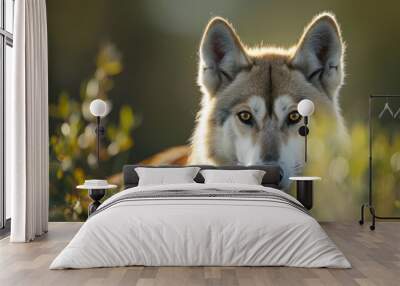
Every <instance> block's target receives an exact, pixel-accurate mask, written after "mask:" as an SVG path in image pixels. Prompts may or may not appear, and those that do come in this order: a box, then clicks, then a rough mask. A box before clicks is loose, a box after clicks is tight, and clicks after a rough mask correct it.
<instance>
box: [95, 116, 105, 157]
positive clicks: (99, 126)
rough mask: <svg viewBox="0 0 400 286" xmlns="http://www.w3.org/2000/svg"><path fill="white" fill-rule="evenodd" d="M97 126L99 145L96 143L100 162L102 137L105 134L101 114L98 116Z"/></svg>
mask: <svg viewBox="0 0 400 286" xmlns="http://www.w3.org/2000/svg"><path fill="white" fill-rule="evenodd" d="M96 119H97V120H96V121H97V127H96V130H95V131H96V136H97V145H96V153H97V164H99V162H100V137H103V136H104V134H105V128H104V126H101V125H100V116H97V117H96Z"/></svg>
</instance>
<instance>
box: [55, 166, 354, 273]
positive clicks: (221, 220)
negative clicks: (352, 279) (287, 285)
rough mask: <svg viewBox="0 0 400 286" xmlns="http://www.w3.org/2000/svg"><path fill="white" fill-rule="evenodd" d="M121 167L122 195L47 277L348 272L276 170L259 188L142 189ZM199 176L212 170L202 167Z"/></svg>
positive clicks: (131, 171) (200, 183) (199, 182)
mask: <svg viewBox="0 0 400 286" xmlns="http://www.w3.org/2000/svg"><path fill="white" fill-rule="evenodd" d="M136 167H137V166H134V165H127V166H124V170H123V174H124V182H125V189H124V190H123V191H121V192H119V193H117V194H116V195H114V196H112V197H111V198H109V199H107V200H106V201H105V202H104V203H103V204H102V205H101V206H100V207H99V208H98V209H97V211H96V212H95V213H94V214H93V215H92V216H90V217H89V219H88V220H87V221H86V222H85V223H84V224H83V226H82V227H81V229H80V230H79V231H78V233H77V234H76V235H75V237H74V238H73V239H72V240H71V242H70V243H69V244H68V245H67V246H66V247H65V248H64V250H62V252H61V253H60V254H59V255H58V256H57V257H56V258H55V259H54V261H53V262H52V264H51V265H50V269H66V268H92V267H117V266H130V265H144V266H292V267H330V268H350V267H351V265H350V263H349V262H348V260H347V259H346V258H345V256H344V255H343V253H342V252H341V251H340V250H339V249H338V248H337V247H336V245H335V244H334V242H333V241H331V239H330V238H329V237H328V236H327V234H326V233H325V232H324V230H323V229H322V228H321V226H320V225H319V224H318V222H317V221H316V220H315V219H314V218H313V217H312V216H311V215H310V214H309V213H308V211H307V210H306V209H305V208H304V207H303V206H302V205H301V204H300V203H299V202H298V201H297V200H296V199H294V198H293V197H292V196H290V195H289V194H287V193H285V192H283V191H281V190H279V182H280V169H279V168H278V167H276V166H253V167H218V169H249V168H250V169H251V168H256V169H262V170H265V175H264V176H263V178H262V185H246V184H219V183H204V180H203V178H202V176H201V175H200V173H199V174H198V175H196V177H195V179H194V180H195V182H194V183H186V184H168V185H164V184H159V185H151V186H138V181H139V177H138V174H137V172H136V171H135V170H136V169H135V168H136ZM198 167H199V168H201V169H202V170H205V169H212V168H216V167H212V166H198Z"/></svg>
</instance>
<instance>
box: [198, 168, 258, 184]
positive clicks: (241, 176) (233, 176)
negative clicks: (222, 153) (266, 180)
mask: <svg viewBox="0 0 400 286" xmlns="http://www.w3.org/2000/svg"><path fill="white" fill-rule="evenodd" d="M200 174H201V175H202V176H203V177H204V183H205V184H213V183H219V184H221V183H222V184H246V185H261V182H262V179H263V177H264V175H265V171H262V170H213V169H209V170H202V171H200Z"/></svg>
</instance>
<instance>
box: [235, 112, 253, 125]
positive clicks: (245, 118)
mask: <svg viewBox="0 0 400 286" xmlns="http://www.w3.org/2000/svg"><path fill="white" fill-rule="evenodd" d="M237 116H238V117H239V120H240V121H242V122H243V123H244V124H248V125H251V124H252V123H253V116H252V115H251V113H250V112H248V111H241V112H239V113H238V114H237Z"/></svg>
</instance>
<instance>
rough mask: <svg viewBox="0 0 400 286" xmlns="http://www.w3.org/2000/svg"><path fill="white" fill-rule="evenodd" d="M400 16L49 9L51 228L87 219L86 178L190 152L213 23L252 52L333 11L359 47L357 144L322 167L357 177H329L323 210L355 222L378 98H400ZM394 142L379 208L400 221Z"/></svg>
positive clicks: (351, 51) (287, 10) (387, 4)
mask: <svg viewBox="0 0 400 286" xmlns="http://www.w3.org/2000/svg"><path fill="white" fill-rule="evenodd" d="M399 9H400V2H399V1H381V2H379V3H378V2H376V1H344V0H342V1H333V0H331V1H301V2H300V1H282V0H280V1H278V0H275V1H266V0H259V1H244V0H243V1H239V0H229V1H228V0H223V1H211V0H205V1H170V0H169V1H167V0H157V1H156V0H142V1H127V0H119V1H111V0H108V1H106V0H85V1H78V0H63V1H62V0H58V1H55V0H53V1H47V10H48V11H47V13H48V33H49V35H48V37H49V104H50V119H49V120H50V136H51V150H50V155H51V165H50V168H51V169H50V177H51V182H50V184H51V190H50V192H51V193H50V219H51V220H84V219H85V217H86V207H87V203H88V200H87V198H86V194H85V193H83V192H82V193H78V192H76V191H75V190H74V187H75V185H76V184H79V183H81V182H82V181H83V180H84V179H85V178H91V177H92V178H93V177H106V176H110V175H112V174H115V173H118V172H120V170H121V168H122V165H123V164H125V163H134V162H138V161H141V160H143V159H146V158H148V157H149V156H151V155H153V154H155V153H157V152H160V151H162V150H163V149H165V148H168V147H171V146H176V145H183V144H186V143H187V141H188V138H189V137H190V135H191V132H192V129H193V125H194V124H193V123H194V118H195V114H196V112H197V110H198V103H199V100H200V92H199V89H198V87H197V85H196V73H197V49H198V45H199V41H200V38H201V35H202V32H203V29H204V27H205V25H206V24H207V21H208V20H209V19H210V18H211V17H213V16H223V17H226V18H227V19H229V20H230V21H231V22H232V23H233V25H234V27H235V28H236V30H237V32H238V34H239V36H240V37H241V39H242V41H243V42H244V43H246V44H248V45H250V46H251V45H256V44H259V43H261V42H262V43H264V44H272V45H279V46H284V47H289V46H291V45H293V44H295V43H296V41H297V39H298V38H299V37H300V35H301V33H302V31H303V28H304V26H305V25H306V24H307V23H308V22H309V21H310V20H311V18H312V17H313V16H314V15H316V14H318V13H320V12H322V11H331V12H333V13H335V14H336V16H337V19H338V21H339V23H340V25H341V28H342V32H343V37H344V40H345V42H346V45H347V50H346V73H347V77H346V84H345V86H344V87H343V89H342V91H341V97H340V102H341V106H342V109H343V113H344V116H345V119H346V121H347V123H348V126H349V129H350V133H351V135H352V140H353V145H354V144H356V145H355V146H356V147H355V148H354V146H353V149H354V150H353V152H350V151H349V153H348V154H347V155H345V156H341V157H337V155H336V153H335V154H334V155H332V154H331V155H332V156H331V157H332V158H331V159H327V161H326V162H325V161H324V160H319V161H318V162H319V164H322V163H321V162H325V163H324V164H325V165H319V164H317V163H314V165H313V166H311V170H314V174H320V175H323V176H324V178H327V177H332V172H333V171H332V170H334V169H332V168H333V167H332V168H331V167H330V166H331V165H330V164H334V166H336V168H339V169H342V168H343V164H344V165H345V166H347V167H348V169H349V170H350V171H348V172H347V173H346V174H344V175H343V176H342V178H341V180H340V181H338V182H336V183H335V184H333V185H332V182H331V181H330V180H329V179H328V180H325V183H321V185H320V188H321V189H324V194H325V195H323V194H318V197H317V198H316V200H317V202H318V203H320V204H323V203H326V202H328V203H329V202H330V201H331V200H332V199H335V200H336V204H331V205H332V206H331V207H330V208H316V209H315V210H313V211H314V213H315V215H316V216H317V217H319V218H320V219H323V220H331V219H353V218H355V217H356V216H357V214H358V207H359V203H360V202H361V201H363V200H364V199H365V198H366V192H367V189H366V186H367V185H366V184H367V177H366V174H367V172H366V171H367V169H366V168H367V165H366V162H367V161H366V158H367V155H368V154H367V153H366V152H367V148H366V146H367V145H366V144H367V139H366V138H367V129H366V119H367V110H368V95H369V94H372V93H377V94H382V93H383V94H393V93H400V81H399V80H398V73H397V70H398V67H399V66H400V41H398V39H399V38H400V18H399V16H398V11H399ZM94 97H101V98H103V99H106V100H109V102H110V103H111V105H112V109H111V111H110V113H109V115H108V116H107V117H106V119H105V121H104V122H105V124H106V127H107V129H108V130H109V131H108V133H107V136H106V138H105V142H104V148H103V150H102V163H101V168H97V165H96V162H95V159H94V158H93V154H94V145H95V144H94V141H93V140H94V137H93V135H94V133H93V132H92V131H93V118H91V116H90V115H88V114H87V104H88V103H89V102H90V100H92V99H93V98H94ZM399 106H400V105H399ZM396 108H397V107H396ZM399 120H400V119H399ZM321 126H323V124H321ZM326 130H329V128H328V127H327V126H326ZM383 138H384V139H383V141H385V140H386V141H385V142H384V143H380V145H379V146H386V147H387V148H386V150H391V152H392V153H389V152H387V153H386V154H385V156H386V157H383V158H382V160H385V162H387V164H388V166H389V167H388V168H389V169H388V170H387V172H385V173H384V174H383V175H390V176H391V177H390V178H392V177H393V178H395V180H394V183H393V184H389V185H387V187H385V188H383V191H382V189H381V190H380V194H384V196H383V198H380V202H378V203H380V204H381V205H380V208H381V209H382V212H383V211H384V212H385V214H387V213H389V214H397V213H398V209H399V207H400V206H397V205H396V204H399V201H398V199H399V198H398V196H399V194H398V192H397V193H396V190H397V189H396V186H397V185H398V184H397V183H396V182H397V176H398V171H397V169H393V168H390V166H391V165H390V163H389V162H390V158H391V157H390V156H392V154H393V153H395V152H396V149H395V148H396V147H393V146H398V145H396V144H397V141H396V140H397V139H393V140H394V141H393V140H389V139H388V138H387V137H385V136H383ZM399 140H400V139H399ZM392 141H393V142H394V143H393V142H392ZM311 142H312V141H311ZM380 142H381V141H380ZM382 144H386V145H382ZM311 147H312V145H311ZM390 148H394V149H393V150H392V149H390ZM317 149H318V148H317ZM318 150H320V149H318ZM311 152H313V151H312V150H311ZM314 152H315V151H314ZM325 153H329V152H325ZM325 153H323V154H325ZM326 156H327V158H328V157H329V154H327V155H326ZM329 158H330V157H329ZM338 158H339V159H338ZM332 162H333V163H332ZM343 162H345V163H343ZM357 162H358V163H357ZM356 163H357V164H356ZM335 164H336V165H335ZM338 166H339V167H338ZM330 168H331V169H330ZM322 170H324V172H325V171H326V172H325V173H324V172H322ZM329 170H330V171H329ZM385 170H386V169H385ZM389 173H390V174H389ZM382 180H386V179H385V178H384V179H382ZM381 186H382V184H381V185H379V187H381ZM385 186H386V185H385ZM332 192H333V194H332ZM316 205H318V204H316Z"/></svg>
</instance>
